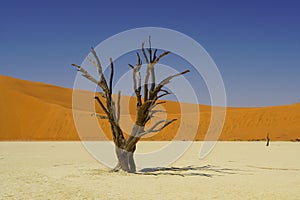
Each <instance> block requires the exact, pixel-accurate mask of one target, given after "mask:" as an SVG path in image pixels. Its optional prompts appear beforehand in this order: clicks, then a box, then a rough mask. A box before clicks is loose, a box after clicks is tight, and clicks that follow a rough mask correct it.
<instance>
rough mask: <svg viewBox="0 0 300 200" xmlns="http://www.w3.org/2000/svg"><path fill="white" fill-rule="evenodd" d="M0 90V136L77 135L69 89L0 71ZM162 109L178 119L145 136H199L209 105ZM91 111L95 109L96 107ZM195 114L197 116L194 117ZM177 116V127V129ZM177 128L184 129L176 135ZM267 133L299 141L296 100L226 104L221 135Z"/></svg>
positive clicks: (235, 137)
mask: <svg viewBox="0 0 300 200" xmlns="http://www.w3.org/2000/svg"><path fill="white" fill-rule="evenodd" d="M0 91H1V95H0V111H1V113H0V140H79V136H78V134H77V131H76V128H75V125H74V121H73V115H72V89H66V88H61V87H57V86H53V85H48V84H43V83H35V82H29V81H24V80H19V79H15V78H11V77H6V76H0ZM127 101H129V102H130V103H129V113H130V117H131V118H132V119H134V115H135V99H134V98H130V97H122V102H121V105H125V106H126V105H128V104H127V103H126V102H127ZM121 108H122V106H121ZM162 108H163V109H165V110H166V111H167V118H170V119H171V118H177V119H178V120H177V121H176V122H175V123H174V124H171V125H170V126H169V127H167V128H165V129H164V130H163V131H161V132H160V133H158V134H155V135H152V136H151V137H148V138H145V140H171V139H173V138H176V139H179V140H192V139H194V140H203V139H204V137H205V133H206V131H207V129H208V125H209V122H210V116H211V113H210V112H211V107H210V106H206V105H192V104H186V103H184V104H179V103H177V102H172V101H167V103H166V104H165V105H164V106H163V107H162ZM183 108H184V109H183ZM195 108H199V109H200V115H198V114H196V113H195ZM78 109H79V110H82V112H83V115H84V116H85V118H87V119H88V118H89V117H92V116H91V113H89V112H88V111H86V110H85V108H84V107H81V108H78ZM96 110H97V111H98V112H100V109H99V108H98V107H96ZM181 111H182V114H180V113H181ZM123 115H124V116H126V115H127V118H126V117H125V118H124V119H128V116H129V114H128V113H126V111H124V109H123V110H121V116H123ZM195 115H197V117H199V118H200V121H199V120H196V121H195V119H197V117H195ZM181 119H182V120H181ZM180 121H181V127H183V129H182V130H181V129H178V128H179V125H180ZM197 122H200V128H198V130H197V134H196V136H195V137H193V132H192V129H191V127H192V126H194V125H195V123H197ZM99 124H100V126H101V128H102V129H103V130H104V132H105V134H106V135H107V136H108V137H109V138H110V139H111V136H110V130H109V124H108V123H107V122H106V121H105V120H99ZM121 125H122V126H123V125H124V126H129V127H125V129H126V132H129V130H130V126H131V124H130V123H127V121H126V120H125V121H124V120H123V121H122V118H121ZM177 130H181V132H184V134H180V136H178V137H175V135H176V133H177ZM91 132H93V131H91ZM267 132H268V133H269V134H270V138H271V140H285V141H289V140H299V139H300V104H299V103H298V104H293V105H286V106H274V107H262V108H227V116H226V120H225V124H224V128H223V131H222V134H221V137H220V140H263V139H264V138H265V137H266V134H267ZM95 135H99V134H98V133H92V134H91V135H90V136H88V137H84V138H85V139H91V140H93V139H99V140H101V139H104V137H103V136H97V137H94V136H95Z"/></svg>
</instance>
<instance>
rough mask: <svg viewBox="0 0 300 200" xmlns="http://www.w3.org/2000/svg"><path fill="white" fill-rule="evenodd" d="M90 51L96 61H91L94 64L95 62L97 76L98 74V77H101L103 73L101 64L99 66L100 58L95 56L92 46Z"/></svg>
mask: <svg viewBox="0 0 300 200" xmlns="http://www.w3.org/2000/svg"><path fill="white" fill-rule="evenodd" d="M91 53H92V54H93V56H94V57H95V59H96V62H97V63H95V62H92V63H95V64H96V67H97V69H98V73H99V76H100V78H102V76H103V73H102V66H101V63H100V59H99V57H98V56H97V53H96V52H95V50H94V48H93V47H92V48H91Z"/></svg>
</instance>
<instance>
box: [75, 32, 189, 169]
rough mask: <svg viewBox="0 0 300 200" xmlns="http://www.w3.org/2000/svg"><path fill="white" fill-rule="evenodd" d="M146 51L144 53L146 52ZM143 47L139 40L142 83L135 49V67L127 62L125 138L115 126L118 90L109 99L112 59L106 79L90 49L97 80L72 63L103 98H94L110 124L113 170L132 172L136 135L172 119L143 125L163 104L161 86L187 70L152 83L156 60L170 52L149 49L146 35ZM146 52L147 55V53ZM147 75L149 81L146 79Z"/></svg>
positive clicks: (137, 138)
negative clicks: (130, 101) (130, 106)
mask: <svg viewBox="0 0 300 200" xmlns="http://www.w3.org/2000/svg"><path fill="white" fill-rule="evenodd" d="M146 50H147V52H146ZM146 50H145V48H144V43H142V49H141V52H142V54H143V57H144V59H145V61H146V64H147V69H146V75H145V79H144V82H143V83H142V77H141V72H140V69H141V67H142V59H141V56H140V53H139V52H136V55H137V64H136V65H135V66H133V65H131V64H129V66H130V67H131V69H132V80H133V89H134V92H135V96H136V120H135V124H134V126H133V128H132V131H131V133H130V136H128V137H127V138H125V137H124V134H123V131H122V128H121V127H120V125H119V120H120V92H119V93H118V98H117V99H118V102H117V104H116V103H115V102H114V100H113V98H112V90H113V86H112V83H113V76H114V63H113V60H112V58H110V77H109V82H107V79H106V78H105V76H104V74H103V70H102V66H101V63H100V59H99V57H98V56H97V54H96V52H95V50H94V49H93V48H92V49H91V53H92V55H93V57H94V59H92V58H91V57H88V60H89V61H90V63H91V64H92V65H94V66H95V67H96V68H97V71H98V74H99V77H100V78H99V79H100V80H97V79H96V78H94V77H93V76H92V75H90V74H89V73H88V71H87V70H85V69H84V68H82V67H81V66H79V65H76V64H72V65H73V66H75V67H76V68H77V70H78V71H80V72H81V74H82V76H84V77H85V78H87V79H88V80H90V81H92V82H93V83H95V84H97V85H98V86H99V87H100V88H101V89H102V92H101V94H102V96H103V97H104V99H105V100H101V99H100V98H99V97H97V96H96V97H95V99H96V101H97V103H99V105H100V107H101V109H102V110H103V111H104V113H105V116H101V115H99V117H100V118H101V119H107V120H108V121H109V123H110V127H111V132H112V136H113V141H114V144H115V153H116V156H117V159H118V164H117V166H116V167H115V169H114V170H115V171H118V170H120V169H121V170H124V171H126V172H131V173H132V172H135V171H136V166H135V162H134V157H133V155H134V152H135V150H136V144H137V142H138V141H139V140H140V138H141V137H142V136H144V135H146V134H149V133H153V132H159V131H161V130H162V129H164V128H165V127H167V126H168V125H170V124H171V123H173V122H174V121H176V119H172V120H161V121H158V122H157V123H155V124H154V125H153V126H152V127H150V128H146V124H147V122H148V121H149V120H150V119H151V118H152V117H153V116H154V114H155V113H156V112H157V110H154V108H155V106H157V105H158V104H162V103H165V102H163V101H158V100H159V99H161V98H162V97H164V96H166V95H168V94H170V92H169V91H167V90H165V89H164V86H165V85H167V84H168V83H169V82H170V81H171V79H173V78H174V77H176V76H180V75H183V74H185V73H187V72H189V70H186V71H183V72H181V73H178V74H174V75H171V76H169V77H167V78H165V79H163V80H162V81H161V82H159V83H158V84H156V78H155V69H154V68H155V65H156V64H157V63H158V62H159V60H160V59H161V58H163V57H164V56H166V55H168V54H169V53H170V52H169V51H165V52H163V53H162V54H160V55H158V56H157V49H155V50H154V49H152V48H151V40H150V37H149V48H147V49H146ZM147 53H148V54H147ZM150 78H151V80H150Z"/></svg>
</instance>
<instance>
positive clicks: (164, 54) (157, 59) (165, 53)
mask: <svg viewBox="0 0 300 200" xmlns="http://www.w3.org/2000/svg"><path fill="white" fill-rule="evenodd" d="M169 53H171V52H170V51H165V52H163V53H162V54H160V55H159V56H158V57H157V58H156V59H155V60H154V63H155V64H156V63H158V61H159V60H160V59H161V58H162V57H164V56H166V55H168V54H169Z"/></svg>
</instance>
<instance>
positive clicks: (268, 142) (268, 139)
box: [266, 133, 270, 146]
mask: <svg viewBox="0 0 300 200" xmlns="http://www.w3.org/2000/svg"><path fill="white" fill-rule="evenodd" d="M266 139H267V144H266V146H269V145H270V137H269V133H267V138H266Z"/></svg>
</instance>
